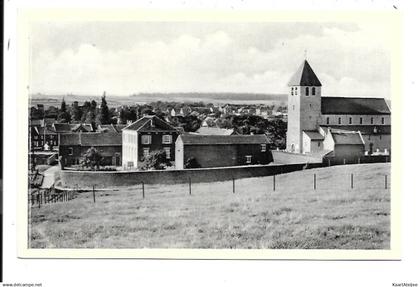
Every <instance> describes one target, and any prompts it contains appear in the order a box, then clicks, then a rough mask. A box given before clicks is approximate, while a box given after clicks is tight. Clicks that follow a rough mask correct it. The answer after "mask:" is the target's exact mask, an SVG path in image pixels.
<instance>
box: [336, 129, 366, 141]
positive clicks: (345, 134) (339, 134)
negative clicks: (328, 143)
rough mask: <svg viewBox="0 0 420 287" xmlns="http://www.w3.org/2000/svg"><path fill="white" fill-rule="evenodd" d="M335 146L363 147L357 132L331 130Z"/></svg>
mask: <svg viewBox="0 0 420 287" xmlns="http://www.w3.org/2000/svg"><path fill="white" fill-rule="evenodd" d="M331 135H332V137H333V140H334V143H335V144H336V145H364V142H363V139H362V136H361V135H360V134H359V133H357V132H349V131H344V130H331Z"/></svg>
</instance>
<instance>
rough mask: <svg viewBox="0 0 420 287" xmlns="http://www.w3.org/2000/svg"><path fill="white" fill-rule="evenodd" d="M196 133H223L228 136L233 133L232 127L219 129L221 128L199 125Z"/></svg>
mask: <svg viewBox="0 0 420 287" xmlns="http://www.w3.org/2000/svg"><path fill="white" fill-rule="evenodd" d="M196 133H199V134H202V135H221V136H222V135H225V136H229V135H231V134H233V129H221V128H213V127H200V128H199V129H198V130H197V131H196Z"/></svg>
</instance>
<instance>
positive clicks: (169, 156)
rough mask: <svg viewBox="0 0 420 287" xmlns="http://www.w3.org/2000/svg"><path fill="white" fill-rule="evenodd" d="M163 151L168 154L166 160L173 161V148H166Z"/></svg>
mask: <svg viewBox="0 0 420 287" xmlns="http://www.w3.org/2000/svg"><path fill="white" fill-rule="evenodd" d="M163 150H164V151H165V153H166V159H171V148H170V147H164V148H163Z"/></svg>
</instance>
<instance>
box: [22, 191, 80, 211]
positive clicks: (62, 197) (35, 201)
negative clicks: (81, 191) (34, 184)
mask: <svg viewBox="0 0 420 287" xmlns="http://www.w3.org/2000/svg"><path fill="white" fill-rule="evenodd" d="M56 191H57V190H56V189H54V188H50V189H44V190H40V189H39V190H36V191H33V192H32V193H31V194H30V195H29V203H30V205H31V206H37V207H38V208H41V206H42V205H45V204H52V203H57V202H67V201H70V200H72V199H74V198H76V194H77V192H78V190H77V189H76V190H62V191H60V192H56Z"/></svg>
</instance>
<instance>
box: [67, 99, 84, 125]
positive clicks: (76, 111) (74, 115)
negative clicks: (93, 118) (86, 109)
mask: <svg viewBox="0 0 420 287" xmlns="http://www.w3.org/2000/svg"><path fill="white" fill-rule="evenodd" d="M70 115H71V121H72V122H80V121H81V119H82V115H83V110H82V109H81V107H80V106H79V102H77V101H74V102H73V104H72V106H71V111H70Z"/></svg>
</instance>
